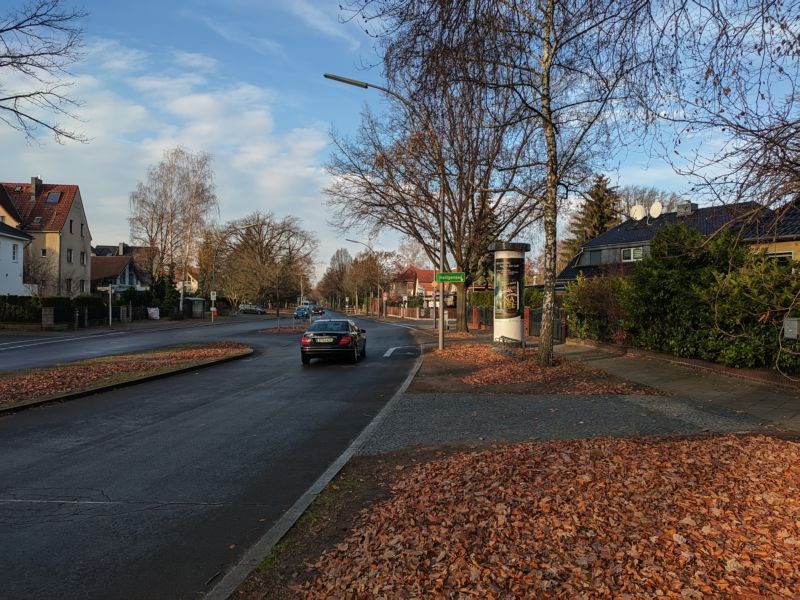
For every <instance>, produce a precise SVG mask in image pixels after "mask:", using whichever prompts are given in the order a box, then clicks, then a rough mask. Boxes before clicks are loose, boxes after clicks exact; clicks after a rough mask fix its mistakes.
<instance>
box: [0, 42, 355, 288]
mask: <svg viewBox="0 0 800 600" xmlns="http://www.w3.org/2000/svg"><path fill="white" fill-rule="evenodd" d="M95 47H96V48H100V47H101V46H99V45H98V46H95ZM106 48H109V49H111V51H113V53H114V54H115V55H116V56H118V57H128V58H119V59H114V60H113V61H111V62H102V63H101V62H100V61H87V62H86V63H85V64H84V65H83V68H84V71H85V72H84V73H83V74H81V75H80V76H77V77H74V78H73V79H72V80H71V81H72V84H73V87H72V89H71V92H70V93H71V94H73V95H74V96H75V97H77V98H81V99H82V100H83V101H84V104H83V106H82V107H81V108H80V110H79V114H80V117H81V122H80V123H76V124H75V127H76V128H79V129H80V130H81V131H82V132H83V133H84V134H85V135H86V136H87V137H88V138H89V139H90V140H91V141H90V143H88V144H79V143H66V144H64V145H58V144H55V143H53V142H52V141H51V140H50V139H49V138H48V137H47V136H46V135H45V134H44V133H43V134H42V137H41V144H40V145H36V144H33V145H26V144H25V142H24V138H23V137H22V134H20V133H19V132H16V131H14V130H12V129H10V128H8V127H5V126H3V127H0V146H2V147H4V148H14V149H15V151H14V152H12V153H8V154H7V155H5V156H4V160H3V161H2V162H0V181H29V180H30V177H31V176H33V175H39V176H41V177H42V178H43V180H44V181H45V182H51V183H74V184H78V185H79V186H80V188H81V192H82V195H83V198H84V201H85V206H86V211H87V217H88V220H89V228H90V232H91V234H92V238H93V243H94V244H103V243H106V244H112V243H118V242H121V241H129V227H128V223H127V217H128V214H129V207H128V196H129V194H130V192H131V191H132V190H134V189H135V186H136V184H137V182H138V181H144V180H145V179H146V176H147V168H148V166H150V165H153V164H155V163H157V162H158V161H159V160H160V159H161V157H162V154H163V152H164V151H165V150H167V149H168V148H171V147H174V146H177V145H182V146H185V147H186V148H188V149H190V150H192V151H200V150H202V151H206V152H208V153H210V154H211V155H212V156H213V159H214V162H213V166H214V170H215V175H216V184H217V194H218V197H219V201H220V219H221V220H222V221H227V220H231V219H237V218H241V217H243V216H245V215H247V214H249V213H252V212H253V211H256V210H259V211H271V212H273V213H274V214H275V215H276V216H278V217H279V218H281V217H285V216H296V217H298V218H299V219H300V220H301V226H302V227H304V228H305V229H307V230H309V231H313V232H315V233H316V234H317V235H318V237H319V238H320V242H321V245H320V252H319V259H318V263H319V264H318V265H317V268H318V272H319V274H321V273H322V271H323V270H324V268H325V266H327V262H328V258H329V257H330V255H331V254H332V253H333V251H335V250H336V249H337V248H339V247H341V246H342V243H343V242H342V241H341V239H339V238H340V237H342V236H338V235H337V234H336V233H334V232H332V231H331V229H330V227H329V226H328V224H327V221H328V218H329V211H328V210H327V208H326V207H325V205H324V195H323V192H322V190H323V189H324V187H325V186H326V185H327V183H328V181H329V175H328V174H327V172H326V171H325V170H324V168H323V167H322V166H321V165H322V162H323V160H324V154H325V152H326V149H327V143H328V140H327V135H326V132H327V129H328V125H327V124H326V123H319V122H314V121H311V122H308V123H307V124H304V125H302V126H300V127H295V128H294V129H292V130H290V131H285V130H283V131H281V130H279V128H278V125H277V123H276V116H275V111H276V110H285V109H286V105H287V99H286V98H287V96H286V93H285V92H283V91H281V92H276V91H275V90H272V89H269V88H265V87H260V86H257V85H253V84H251V83H247V82H239V81H230V80H227V79H226V80H222V79H220V78H218V77H216V76H215V73H213V72H210V71H209V68H210V67H211V66H212V61H205V60H203V59H202V55H194V54H191V53H180V52H176V53H174V54H169V55H167V56H166V60H165V61H164V62H162V63H160V64H158V63H156V62H155V55H152V56H149V57H148V55H147V54H146V53H144V52H139V51H137V50H135V49H128V48H125V47H123V46H122V45H120V44H116V43H114V44H111V45H108V46H106ZM98 51H99V50H98ZM131 61H133V62H131ZM137 61H138V62H137ZM148 62H150V63H151V64H149V65H148V67H147V71H146V72H136V70H135V69H132V68H123V67H125V66H126V65H127V66H128V67H130V66H131V65H135V64H145V63H148ZM178 63H180V64H181V65H182V66H183V67H184V68H183V70H181V71H179V72H177V73H176V70H175V67H176V64H178Z"/></svg>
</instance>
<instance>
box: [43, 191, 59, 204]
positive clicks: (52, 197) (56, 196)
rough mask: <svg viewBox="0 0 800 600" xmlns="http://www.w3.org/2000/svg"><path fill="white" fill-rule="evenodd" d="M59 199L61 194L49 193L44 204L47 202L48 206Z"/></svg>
mask: <svg viewBox="0 0 800 600" xmlns="http://www.w3.org/2000/svg"><path fill="white" fill-rule="evenodd" d="M60 198H61V192H50V193H49V194H47V198H46V199H45V202H48V203H50V204H56V203H57V202H58V201H59V199H60Z"/></svg>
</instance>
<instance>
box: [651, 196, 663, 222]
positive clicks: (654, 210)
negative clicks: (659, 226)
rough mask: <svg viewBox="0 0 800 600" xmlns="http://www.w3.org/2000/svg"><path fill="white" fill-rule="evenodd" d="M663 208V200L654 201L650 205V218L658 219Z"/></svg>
mask: <svg viewBox="0 0 800 600" xmlns="http://www.w3.org/2000/svg"><path fill="white" fill-rule="evenodd" d="M663 210H664V205H663V204H661V202H659V201H658V200H656V201H655V202H653V204H651V205H650V218H651V219H657V218H658V217H660V216H661V212H662V211H663Z"/></svg>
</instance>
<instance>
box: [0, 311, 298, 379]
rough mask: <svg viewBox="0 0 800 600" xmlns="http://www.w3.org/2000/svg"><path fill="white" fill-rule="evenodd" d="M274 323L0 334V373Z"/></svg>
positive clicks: (258, 320) (247, 320) (232, 334)
mask: <svg viewBox="0 0 800 600" xmlns="http://www.w3.org/2000/svg"><path fill="white" fill-rule="evenodd" d="M291 323H292V319H291V318H290V317H286V318H282V319H281V320H280V324H281V325H283V326H286V325H289V324H291ZM278 324H279V321H278V320H277V319H272V318H270V319H267V318H265V317H257V316H255V315H242V316H240V317H236V318H235V319H228V320H224V321H218V322H217V323H215V324H214V325H211V324H210V322H209V321H199V322H197V323H194V322H192V323H191V324H190V325H188V326H185V325H184V324H180V325H173V324H171V323H170V322H169V321H166V322H164V325H163V326H158V325H157V326H156V327H157V328H156V329H151V328H147V329H136V328H117V329H112V330H108V329H103V328H100V329H87V330H79V331H77V332H58V333H54V332H42V333H39V332H37V333H35V334H25V333H17V334H0V371H14V370H19V369H29V368H33V367H42V366H47V365H51V364H55V363H63V362H71V361H76V360H81V359H86V358H95V357H97V356H105V355H108V354H120V353H123V352H134V351H137V350H144V349H148V348H154V347H158V346H169V345H172V344H186V343H190V342H204V341H210V340H223V339H224V340H227V339H238V336H241V335H244V334H249V333H253V332H255V331H258V330H260V329H265V328H271V327H276V326H277V325H278Z"/></svg>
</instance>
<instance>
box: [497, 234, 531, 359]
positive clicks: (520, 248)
mask: <svg viewBox="0 0 800 600" xmlns="http://www.w3.org/2000/svg"><path fill="white" fill-rule="evenodd" d="M530 249H531V246H530V244H520V243H514V242H495V243H494V244H492V245H491V246H489V250H490V251H492V252H494V340H495V341H501V339H502V338H505V339H506V340H508V339H512V340H516V341H518V342H520V343H522V340H523V338H524V328H523V322H522V300H523V297H524V294H525V279H524V278H525V253H526V252H528V251H529V250H530Z"/></svg>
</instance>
